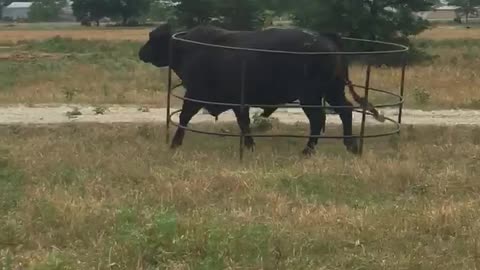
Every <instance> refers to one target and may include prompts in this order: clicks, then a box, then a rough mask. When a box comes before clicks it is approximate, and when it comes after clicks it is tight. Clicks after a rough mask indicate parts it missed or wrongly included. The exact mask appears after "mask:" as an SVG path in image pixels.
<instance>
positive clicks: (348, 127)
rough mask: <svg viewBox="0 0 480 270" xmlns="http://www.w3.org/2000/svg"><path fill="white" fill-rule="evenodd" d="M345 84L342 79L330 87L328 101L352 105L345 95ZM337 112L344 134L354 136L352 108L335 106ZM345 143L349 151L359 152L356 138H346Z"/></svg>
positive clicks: (339, 104)
mask: <svg viewBox="0 0 480 270" xmlns="http://www.w3.org/2000/svg"><path fill="white" fill-rule="evenodd" d="M344 87H345V86H344V84H343V83H342V82H340V81H338V82H336V83H335V85H333V87H331V88H329V89H328V91H327V95H326V100H327V102H328V103H329V104H330V105H332V106H347V107H351V106H352V103H350V102H349V101H348V100H347V98H346V97H345V92H344V91H343V89H344ZM335 112H336V113H338V114H339V116H340V119H341V120H342V125H343V135H344V136H345V137H347V136H352V113H353V110H352V108H335ZM343 143H344V145H345V147H346V148H347V150H348V151H350V152H352V153H354V154H359V149H360V148H359V143H358V139H356V138H345V139H344V140H343Z"/></svg>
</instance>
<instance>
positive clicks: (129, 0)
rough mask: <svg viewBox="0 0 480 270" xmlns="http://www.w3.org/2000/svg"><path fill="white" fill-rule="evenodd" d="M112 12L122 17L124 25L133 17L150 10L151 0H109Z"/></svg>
mask: <svg viewBox="0 0 480 270" xmlns="http://www.w3.org/2000/svg"><path fill="white" fill-rule="evenodd" d="M110 1H111V8H112V10H111V11H112V13H113V14H114V15H115V16H118V17H120V18H121V19H122V24H123V25H126V24H127V23H128V20H129V19H131V18H133V17H138V16H141V15H142V14H146V13H148V11H149V10H150V3H151V0H110Z"/></svg>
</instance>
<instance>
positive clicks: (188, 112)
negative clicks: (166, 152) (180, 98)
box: [171, 100, 203, 149]
mask: <svg viewBox="0 0 480 270" xmlns="http://www.w3.org/2000/svg"><path fill="white" fill-rule="evenodd" d="M202 107H203V105H202V104H199V103H196V102H192V101H188V100H185V101H184V102H183V106H182V112H181V113H180V127H178V129H177V131H176V132H175V136H174V137H173V140H172V144H171V148H172V149H175V148H177V147H179V146H181V145H182V143H183V138H184V137H185V129H184V128H182V126H183V127H187V126H188V123H189V122H190V120H192V117H193V116H194V115H195V114H197V113H198V112H199V111H200V109H201V108H202Z"/></svg>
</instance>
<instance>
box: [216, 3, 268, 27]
mask: <svg viewBox="0 0 480 270" xmlns="http://www.w3.org/2000/svg"><path fill="white" fill-rule="evenodd" d="M215 10H216V13H217V15H218V16H219V17H222V22H221V24H222V26H224V27H225V28H227V29H230V30H253V29H255V28H256V27H258V26H259V25H260V24H261V21H262V17H261V13H262V11H263V10H262V7H261V6H260V4H259V1H258V0H217V1H216V2H215Z"/></svg>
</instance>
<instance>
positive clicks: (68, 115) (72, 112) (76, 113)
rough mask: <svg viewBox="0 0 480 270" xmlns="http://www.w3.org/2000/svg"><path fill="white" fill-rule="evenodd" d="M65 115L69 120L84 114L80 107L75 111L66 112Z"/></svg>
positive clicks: (75, 108) (74, 109)
mask: <svg viewBox="0 0 480 270" xmlns="http://www.w3.org/2000/svg"><path fill="white" fill-rule="evenodd" d="M65 115H66V116H67V117H68V118H75V117H77V116H79V115H82V112H81V111H80V109H79V108H78V107H74V108H73V110H71V111H68V112H66V113H65Z"/></svg>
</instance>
